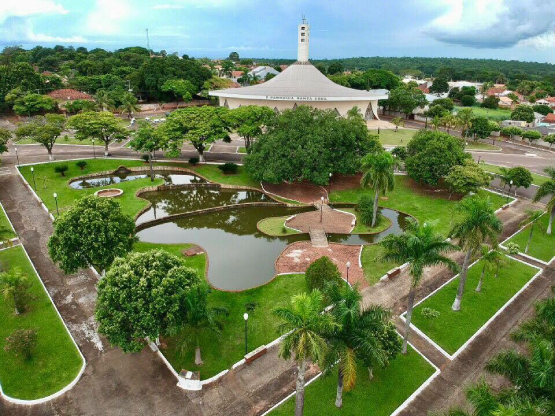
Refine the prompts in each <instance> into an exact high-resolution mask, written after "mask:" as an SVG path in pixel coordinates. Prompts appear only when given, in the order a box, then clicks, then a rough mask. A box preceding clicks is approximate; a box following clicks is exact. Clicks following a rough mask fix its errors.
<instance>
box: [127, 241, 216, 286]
mask: <svg viewBox="0 0 555 416" xmlns="http://www.w3.org/2000/svg"><path fill="white" fill-rule="evenodd" d="M192 245H193V244H155V243H145V242H142V241H139V242H137V243H135V244H134V245H133V251H134V252H136V253H144V252H145V251H149V250H155V249H160V250H164V251H167V252H168V253H171V254H173V255H174V256H177V257H179V258H180V259H182V260H183V262H184V263H185V265H186V266H187V267H190V268H192V269H194V270H195V271H196V272H197V273H198V275H199V276H201V277H203V278H204V275H205V273H206V254H197V255H196V256H185V255H183V253H182V251H183V250H186V249H188V248H190V247H191V246H192Z"/></svg>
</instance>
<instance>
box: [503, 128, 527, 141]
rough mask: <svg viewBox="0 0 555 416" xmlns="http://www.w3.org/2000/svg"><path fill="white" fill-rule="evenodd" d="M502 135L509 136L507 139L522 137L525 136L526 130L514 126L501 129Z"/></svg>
mask: <svg viewBox="0 0 555 416" xmlns="http://www.w3.org/2000/svg"><path fill="white" fill-rule="evenodd" d="M501 134H502V135H503V136H507V137H510V138H511V139H512V138H513V137H514V136H522V135H523V134H524V130H522V129H521V128H519V127H514V126H511V127H503V128H502V129H501Z"/></svg>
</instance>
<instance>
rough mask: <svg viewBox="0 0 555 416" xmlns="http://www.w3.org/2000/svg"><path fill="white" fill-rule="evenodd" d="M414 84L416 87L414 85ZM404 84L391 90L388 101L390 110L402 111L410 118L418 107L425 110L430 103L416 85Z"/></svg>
mask: <svg viewBox="0 0 555 416" xmlns="http://www.w3.org/2000/svg"><path fill="white" fill-rule="evenodd" d="M412 84H414V85H412ZM412 84H411V83H409V84H406V85H405V84H402V85H400V86H398V87H397V88H395V89H393V90H391V92H390V93H389V97H388V99H387V105H388V107H389V108H391V109H393V110H397V111H402V112H403V113H405V114H406V116H407V117H408V116H409V114H411V113H412V112H413V111H414V110H415V109H416V108H417V107H421V108H424V106H425V105H426V104H427V103H428V100H426V96H425V95H424V93H423V92H422V90H419V89H418V88H417V85H416V84H415V83H412Z"/></svg>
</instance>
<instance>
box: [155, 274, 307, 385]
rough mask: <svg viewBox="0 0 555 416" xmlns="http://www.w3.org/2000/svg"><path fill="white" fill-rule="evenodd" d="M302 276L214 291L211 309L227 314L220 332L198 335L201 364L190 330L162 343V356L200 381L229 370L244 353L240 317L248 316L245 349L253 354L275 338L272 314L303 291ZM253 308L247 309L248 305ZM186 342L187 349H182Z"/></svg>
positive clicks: (243, 323)
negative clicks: (196, 359)
mask: <svg viewBox="0 0 555 416" xmlns="http://www.w3.org/2000/svg"><path fill="white" fill-rule="evenodd" d="M305 290H306V285H305V281H304V275H302V274H295V275H283V276H278V277H276V278H275V279H274V280H272V281H271V282H270V283H268V284H266V285H264V286H261V287H259V288H255V289H250V290H245V291H242V292H224V291H219V290H213V291H212V292H211V293H210V297H209V303H210V306H212V307H225V308H226V309H227V311H228V313H229V315H228V316H227V317H223V318H222V321H223V322H222V323H223V329H222V331H221V332H220V333H216V332H213V331H210V330H203V331H202V332H201V333H200V338H199V339H200V345H201V353H202V359H203V361H204V364H203V365H202V366H197V365H195V363H194V353H195V341H194V339H193V337H192V336H191V332H190V330H187V328H185V329H183V330H182V331H181V332H180V333H178V334H177V335H175V336H172V337H170V338H166V339H164V340H163V342H164V344H165V347H164V348H163V352H164V355H165V356H166V358H167V359H168V361H169V362H170V363H171V365H172V366H173V368H175V370H176V371H178V372H179V371H181V370H182V369H186V370H192V371H200V375H201V379H203V380H204V379H207V378H210V377H212V376H214V375H216V374H218V373H219V372H221V371H223V370H225V369H228V368H230V367H231V366H232V365H233V364H235V363H236V362H237V361H239V360H241V359H242V358H243V356H244V354H245V321H244V320H243V314H244V313H245V312H248V313H249V320H248V349H249V351H252V350H254V349H256V348H257V347H259V346H260V345H264V344H267V343H269V342H271V341H273V340H274V339H276V338H277V337H278V335H279V334H278V333H277V326H278V319H277V318H276V317H275V316H274V315H273V314H272V311H273V310H274V309H275V308H277V307H283V306H287V305H288V304H289V301H290V299H291V296H293V295H295V294H298V293H301V292H304V291H305ZM249 305H250V306H254V310H249V309H248V306H249ZM184 342H186V344H185V345H186V349H185V351H184V352H182V351H181V346H182V345H183V343H184Z"/></svg>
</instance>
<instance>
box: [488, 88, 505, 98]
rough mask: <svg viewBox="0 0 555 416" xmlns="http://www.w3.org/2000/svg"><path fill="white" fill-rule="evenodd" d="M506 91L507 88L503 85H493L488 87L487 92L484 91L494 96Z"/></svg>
mask: <svg viewBox="0 0 555 416" xmlns="http://www.w3.org/2000/svg"><path fill="white" fill-rule="evenodd" d="M506 91H507V88H505V86H504V85H503V86H499V87H493V88H490V89H489V90H488V92H487V93H486V94H487V95H488V96H492V95H493V96H495V97H499V96H501V94H503V93H505V92H506Z"/></svg>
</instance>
